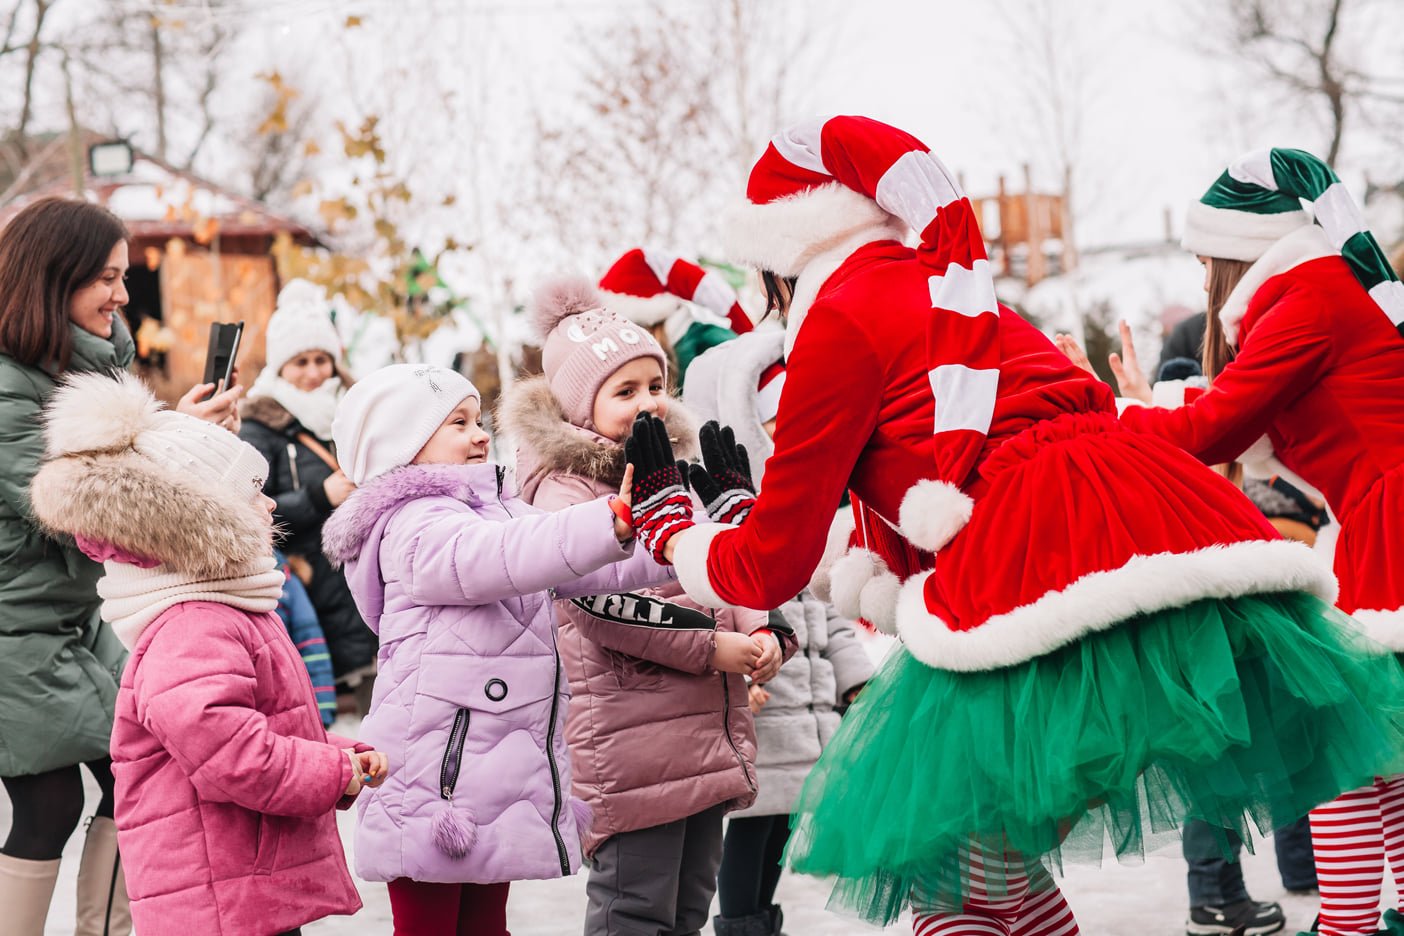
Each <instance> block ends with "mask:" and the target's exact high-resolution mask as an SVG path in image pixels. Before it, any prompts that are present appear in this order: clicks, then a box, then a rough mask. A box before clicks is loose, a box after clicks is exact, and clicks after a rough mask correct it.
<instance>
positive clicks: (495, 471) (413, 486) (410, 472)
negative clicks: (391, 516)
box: [322, 463, 512, 565]
mask: <svg viewBox="0 0 1404 936" xmlns="http://www.w3.org/2000/svg"><path fill="white" fill-rule="evenodd" d="M511 493H512V492H511V491H510V490H508V488H507V472H506V469H504V468H503V467H502V466H501V465H494V464H491V463H488V464H483V465H405V466H404V467H402V468H393V469H391V470H390V471H387V472H385V473H384V474H382V475H379V476H377V477H375V478H372V479H371V480H370V481H367V482H366V483H365V484H363V485H361V486H360V487H358V488H357V489H356V490H354V491H352V492H351V496H350V497H348V498H346V501H345V503H343V504H342V505H341V506H340V507H338V508H337V509H336V510H334V511H332V515H331V516H330V517H328V518H327V522H326V524H325V525H324V526H323V527H322V551H323V552H324V553H325V555H326V557H327V558H328V559H330V560H331V561H332V562H333V563H335V564H336V565H341V564H343V563H345V562H347V561H349V560H351V559H355V558H356V557H357V556H358V555H360V553H361V547H363V546H364V545H365V543H366V540H367V539H368V538H369V537H370V535H371V531H372V529H374V527H375V523H376V521H377V520H379V519H380V517H381V516H383V515H384V514H386V513H388V512H389V511H392V510H395V509H396V508H398V507H399V506H400V505H401V504H404V503H406V502H408V501H412V500H419V499H420V498H422V497H451V498H453V499H454V500H456V501H462V502H463V503H465V504H468V505H469V506H472V507H476V506H479V505H481V504H484V503H487V502H488V501H490V500H496V499H497V498H506V497H508V496H510V495H511Z"/></svg>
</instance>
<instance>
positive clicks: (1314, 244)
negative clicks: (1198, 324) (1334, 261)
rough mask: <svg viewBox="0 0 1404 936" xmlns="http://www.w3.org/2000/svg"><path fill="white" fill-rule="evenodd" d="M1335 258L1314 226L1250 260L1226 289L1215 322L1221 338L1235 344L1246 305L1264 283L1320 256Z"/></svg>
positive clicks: (1311, 225)
mask: <svg viewBox="0 0 1404 936" xmlns="http://www.w3.org/2000/svg"><path fill="white" fill-rule="evenodd" d="M1336 255H1338V251H1337V250H1336V249H1335V248H1334V247H1332V246H1331V240H1330V238H1328V237H1327V236H1326V232H1325V230H1323V229H1322V228H1321V226H1320V225H1317V224H1308V225H1305V226H1303V227H1299V228H1297V229H1296V230H1294V231H1292V232H1291V233H1290V234H1288V235H1287V236H1285V237H1283V238H1282V239H1281V240H1279V241H1278V242H1277V243H1275V244H1273V245H1272V246H1271V247H1269V248H1268V249H1267V252H1266V253H1264V254H1263V255H1262V256H1261V257H1259V258H1258V259H1257V260H1256V261H1254V263H1253V265H1252V266H1250V267H1249V268H1248V269H1247V270H1246V271H1245V272H1244V274H1243V278H1242V279H1240V280H1239V281H1238V283H1237V285H1235V286H1234V287H1233V289H1232V290H1230V292H1229V295H1228V298H1227V299H1225V300H1224V307H1223V308H1222V309H1220V310H1219V321H1220V322H1222V323H1223V326H1224V337H1225V338H1227V339H1228V341H1229V344H1232V345H1237V344H1238V338H1239V334H1238V329H1239V326H1241V325H1242V324H1243V317H1244V316H1245V315H1247V314H1248V305H1249V303H1251V302H1252V300H1253V296H1254V295H1255V294H1256V293H1257V292H1258V290H1259V289H1260V288H1261V287H1262V285H1263V284H1264V283H1266V282H1267V281H1268V280H1270V279H1272V278H1273V277H1274V276H1277V275H1278V274H1281V273H1286V272H1287V271H1288V270H1291V269H1294V268H1296V267H1299V266H1301V265H1302V264H1303V263H1310V262H1311V261H1313V260H1320V259H1321V258H1322V257H1330V256H1336Z"/></svg>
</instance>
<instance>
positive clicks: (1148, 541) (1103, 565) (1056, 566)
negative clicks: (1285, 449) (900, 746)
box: [896, 413, 1336, 671]
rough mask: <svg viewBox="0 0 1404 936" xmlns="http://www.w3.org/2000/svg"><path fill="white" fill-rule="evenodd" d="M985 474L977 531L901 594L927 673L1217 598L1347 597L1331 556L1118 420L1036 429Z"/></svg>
mask: <svg viewBox="0 0 1404 936" xmlns="http://www.w3.org/2000/svg"><path fill="white" fill-rule="evenodd" d="M980 474H981V476H982V477H983V479H984V480H985V481H986V483H987V485H988V487H987V488H986V491H985V493H984V494H983V496H981V497H980V499H979V500H978V501H977V502H976V505H975V509H974V512H973V514H972V515H971V518H970V522H969V524H967V525H966V526H965V527H964V529H962V530H961V531H960V532H959V534H957V535H956V537H955V538H954V539H953V540H951V542H950V543H949V544H948V545H947V546H946V547H945V548H944V549H942V550H941V551H940V552H939V553H938V554H937V556H936V562H935V568H934V569H933V570H932V571H931V572H930V573H927V574H921V575H917V576H913V577H912V578H909V579H908V580H907V581H906V582H905V583H904V585H903V587H902V591H901V594H900V596H899V598H898V600H897V614H896V616H897V627H898V631H899V633H900V634H901V636H902V639H903V641H904V642H905V643H906V645H907V648H908V649H909V650H910V651H911V652H912V654H913V655H914V656H916V657H917V658H918V659H919V660H921V661H922V662H924V663H926V664H928V665H930V666H934V667H938V668H941V669H950V670H959V671H971V670H988V669H997V668H999V667H1003V666H1011V665H1015V664H1018V663H1022V662H1024V661H1027V660H1030V659H1033V658H1035V657H1038V656H1041V655H1043V654H1045V653H1049V652H1051V651H1053V650H1056V649H1058V648H1059V647H1062V646H1065V645H1067V644H1070V643H1073V642H1075V641H1077V640H1079V639H1080V638H1082V637H1083V636H1085V635H1087V634H1090V633H1095V632H1097V631H1101V630H1106V629H1109V628H1112V627H1114V626H1116V624H1117V623H1119V622H1121V621H1124V620H1127V619H1128V618H1132V617H1135V616H1137V615H1140V614H1146V613H1149V612H1154V611H1160V610H1164V609H1167V608H1174V607H1181V606H1184V605H1187V604H1190V603H1191V602H1194V601H1198V600H1200V599H1204V598H1233V597H1238V596H1240V595H1251V594H1262V593H1271V592H1290V591H1305V592H1310V593H1312V594H1314V595H1316V596H1318V597H1321V598H1323V599H1325V600H1326V601H1328V602H1330V601H1334V599H1335V587H1336V586H1335V578H1334V576H1333V575H1332V574H1331V572H1330V570H1329V569H1328V568H1327V567H1326V564H1325V563H1324V562H1323V561H1322V559H1321V558H1320V557H1319V556H1318V555H1317V554H1316V553H1314V552H1313V551H1312V550H1311V549H1310V548H1308V547H1306V546H1303V545H1301V544H1297V543H1291V542H1286V541H1284V540H1282V539H1281V538H1280V537H1279V536H1278V534H1277V532H1276V531H1275V530H1274V529H1273V528H1272V526H1271V525H1270V524H1269V523H1268V522H1267V521H1266V520H1265V519H1264V518H1263V516H1262V514H1261V513H1260V512H1259V511H1258V510H1257V508H1255V507H1254V506H1253V504H1252V503H1251V502H1249V501H1248V499H1247V498H1246V497H1244V496H1243V494H1242V492H1241V491H1239V490H1238V489H1237V488H1236V487H1234V486H1233V485H1232V484H1230V483H1229V482H1228V481H1227V480H1225V479H1224V478H1223V477H1221V476H1219V475H1218V474H1216V473H1214V472H1213V471H1210V470H1208V469H1206V468H1205V467H1204V466H1203V465H1202V464H1200V463H1199V462H1198V461H1197V460H1195V459H1194V458H1193V457H1192V456H1190V455H1188V454H1187V453H1185V452H1184V451H1183V450H1182V449H1180V448H1177V447H1176V446H1174V445H1172V444H1170V443H1169V442H1166V441H1163V440H1161V439H1159V438H1156V437H1154V436H1149V435H1144V434H1141V433H1137V432H1131V431H1128V430H1125V429H1123V428H1122V426H1121V423H1120V422H1119V421H1118V420H1117V419H1116V418H1115V417H1113V416H1111V415H1110V414H1102V413H1096V414H1075V415H1067V416H1061V417H1059V418H1057V419H1053V420H1049V421H1047V422H1041V423H1038V424H1037V425H1035V426H1033V427H1032V428H1030V429H1028V430H1026V431H1024V432H1023V433H1020V434H1019V435H1018V436H1015V437H1014V438H1012V439H1010V440H1009V441H1008V442H1006V443H1004V445H1002V446H1001V447H1000V448H999V449H998V450H996V451H995V453H994V454H993V455H991V456H990V457H989V458H987V459H986V460H985V462H984V463H983V464H982V465H981V467H980Z"/></svg>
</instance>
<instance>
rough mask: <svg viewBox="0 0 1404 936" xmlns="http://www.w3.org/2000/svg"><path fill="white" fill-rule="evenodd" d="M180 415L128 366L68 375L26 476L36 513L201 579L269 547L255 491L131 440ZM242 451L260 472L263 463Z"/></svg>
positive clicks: (63, 530) (56, 530)
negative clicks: (167, 460)
mask: <svg viewBox="0 0 1404 936" xmlns="http://www.w3.org/2000/svg"><path fill="white" fill-rule="evenodd" d="M184 420H194V417H190V416H183V415H181V414H175V413H169V412H164V411H163V410H162V409H161V405H160V404H159V403H158V402H157V401H156V399H155V398H154V397H153V396H152V395H151V392H150V391H149V390H147V389H146V387H145V386H144V385H142V384H141V382H140V381H139V380H137V378H135V377H133V376H131V375H130V374H120V375H118V376H117V378H116V379H112V378H109V377H106V376H100V375H84V376H82V377H76V378H70V379H69V380H68V381H66V382H65V383H64V385H63V386H61V387H60V388H59V390H58V391H56V392H55V394H54V397H53V399H52V400H51V402H50V404H49V408H48V410H47V411H46V413H45V440H46V445H47V449H48V452H49V456H50V461H48V462H47V463H46V464H44V465H43V466H42V467H41V468H40V469H39V472H38V473H37V474H36V475H35V476H34V481H33V482H32V483H31V485H30V491H29V495H30V502H31V504H32V506H33V510H34V516H35V518H36V519H37V520H38V521H39V522H40V523H41V524H42V525H43V526H44V527H45V528H46V529H47V530H48V531H49V532H51V533H53V534H65V535H67V536H75V537H77V536H81V537H83V538H85V539H88V540H92V541H95V542H98V543H103V544H107V545H110V546H114V547H117V548H118V549H120V550H122V551H124V552H127V553H130V554H132V555H134V556H139V557H142V558H145V559H152V560H155V561H157V562H160V563H161V564H163V565H165V566H166V567H168V568H169V569H171V570H174V571H176V572H181V573H188V574H190V575H194V576H197V577H202V578H211V577H213V578H218V577H219V576H220V575H222V574H225V573H227V572H228V571H229V569H230V568H232V567H235V566H242V565H244V564H246V563H251V562H254V561H256V560H258V559H261V558H263V557H265V556H271V555H272V553H273V538H272V537H273V529H272V524H271V523H270V521H269V518H268V513H267V511H266V510H265V509H264V507H263V505H262V503H261V502H260V501H259V500H258V499H257V498H255V496H254V495H255V493H256V491H255V490H250V489H249V487H247V486H244V485H243V484H237V485H236V484H232V483H230V484H213V483H204V482H203V481H202V480H201V478H200V477H199V476H198V475H197V474H196V473H195V472H193V471H190V472H185V471H175V470H172V469H171V468H170V467H168V466H167V465H163V464H161V463H160V462H158V461H157V460H155V459H153V458H151V457H148V456H147V455H144V454H143V453H142V452H141V451H140V450H139V449H138V445H139V444H142V443H141V440H140V439H139V438H138V437H144V436H145V434H146V433H148V432H153V431H162V430H164V429H165V428H167V427H168V426H169V425H171V424H173V423H174V424H175V425H177V426H178V425H179V424H180V423H182V422H183V421H184ZM219 431H220V432H224V431H225V430H219ZM230 439H231V440H233V442H235V443H237V445H238V446H245V445H246V444H245V443H243V442H238V440H237V438H236V437H234V436H232V435H230ZM220 441H221V442H223V441H224V440H223V439H221V440H220ZM249 452H250V453H252V455H251V456H250V458H249V461H250V463H252V461H254V460H256V461H257V462H259V463H260V464H262V468H263V471H264V473H265V475H266V472H267V464H266V463H264V462H263V460H262V458H261V457H257V452H256V451H254V450H253V449H252V448H250V449H249ZM239 480H241V481H242V480H243V479H242V478H241V479H239ZM248 480H249V481H256V482H257V483H258V484H259V485H260V486H261V485H262V483H263V479H262V478H256V479H255V478H250V479H248Z"/></svg>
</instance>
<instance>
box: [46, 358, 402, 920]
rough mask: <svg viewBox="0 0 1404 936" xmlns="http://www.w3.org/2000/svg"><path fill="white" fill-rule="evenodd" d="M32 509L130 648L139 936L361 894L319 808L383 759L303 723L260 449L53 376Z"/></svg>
mask: <svg viewBox="0 0 1404 936" xmlns="http://www.w3.org/2000/svg"><path fill="white" fill-rule="evenodd" d="M46 443H47V448H48V455H49V458H50V460H49V462H48V463H47V464H46V465H45V466H44V467H43V468H42V469H41V470H40V471H39V473H38V474H37V475H36V476H35V478H34V483H33V486H32V488H31V496H32V503H33V505H34V512H35V516H37V517H38V518H39V519H40V520H41V521H42V522H43V523H44V524H45V525H46V526H47V527H49V528H50V529H51V530H53V531H55V532H62V533H67V534H69V535H71V536H73V537H74V539H75V540H76V541H77V543H78V546H79V548H81V549H82V550H83V552H84V553H86V554H87V555H88V556H90V557H91V558H93V559H95V560H98V561H100V562H102V563H103V564H104V572H105V575H104V577H103V579H102V580H101V581H100V582H99V583H98V594H99V595H100V596H101V597H102V599H103V605H102V615H103V618H104V619H106V620H107V621H109V622H111V624H112V628H113V630H114V631H115V632H116V634H117V636H118V637H119V638H120V639H121V640H122V642H123V643H124V644H125V645H126V646H127V647H128V648H129V649H130V650H131V656H130V658H129V659H128V661H127V667H126V670H125V671H124V672H123V674H122V683H121V687H120V689H119V690H118V693H117V710H116V716H115V718H114V721H113V727H112V772H113V775H114V777H115V778H116V797H117V801H116V821H117V844H118V847H119V848H120V850H121V856H122V865H123V867H124V868H125V871H126V883H127V891H128V894H129V895H130V897H131V914H132V922H133V924H134V925H135V927H136V931H137V932H138V933H140V934H142V936H188V934H192V933H201V934H205V933H209V934H214V936H270V934H285V933H289V932H296V931H297V930H298V928H299V927H301V926H302V925H303V924H304V923H310V922H312V921H313V920H318V919H321V918H322V917H325V916H328V915H330V914H346V913H355V912H356V911H357V910H359V909H360V907H361V901H360V898H359V897H358V896H357V893H356V887H355V885H354V884H353V883H352V881H351V875H350V873H349V872H348V871H347V869H346V858H345V855H344V854H343V853H342V850H341V839H340V837H339V836H338V834H337V829H336V819H335V814H334V812H333V811H334V810H335V809H336V808H337V807H338V806H345V805H349V804H350V801H351V799H352V798H354V797H355V796H356V794H357V793H358V792H359V791H360V790H361V786H362V782H363V781H364V782H366V783H370V784H372V785H374V784H378V783H380V782H382V781H383V780H384V779H385V776H386V770H387V767H388V762H387V760H386V759H385V757H383V756H382V755H379V754H376V753H373V752H371V750H370V748H369V747H368V746H366V745H358V744H355V743H353V742H351V741H349V740H346V739H344V738H338V737H335V736H333V735H329V734H327V732H326V729H324V728H323V727H322V720H321V717H320V716H319V715H318V712H317V703H316V700H315V699H314V698H313V694H312V684H311V682H310V680H309V679H308V676H307V669H306V667H305V666H304V665H303V663H302V658H301V657H300V656H299V655H298V652H297V650H296V648H294V647H293V645H292V642H291V641H290V640H289V639H288V634H287V631H286V630H284V628H283V624H282V622H281V621H280V620H279V619H278V616H277V615H276V614H275V613H274V609H275V607H276V606H277V603H278V597H279V595H280V594H281V593H282V589H283V573H282V572H281V571H279V570H278V568H277V565H276V564H275V562H274V559H273V539H272V533H273V519H272V510H273V506H274V505H273V501H272V499H271V498H268V497H264V496H263V493H262V489H263V482H264V478H265V476H266V474H267V472H268V463H267V462H266V461H264V459H263V456H262V455H260V454H259V453H258V451H257V450H256V449H254V448H253V447H252V446H250V445H248V444H247V443H245V442H241V441H240V440H239V438H238V437H237V436H235V435H233V434H232V433H230V432H228V431H227V430H225V429H222V428H220V427H218V426H215V425H212V424H210V423H207V422H203V421H202V420H199V419H196V418H194V417H193V416H187V415H185V414H183V413H175V412H168V411H165V410H162V409H161V408H160V404H159V403H157V401H156V400H155V398H154V397H152V395H151V393H150V391H148V390H147V389H146V388H145V387H144V386H142V384H141V383H140V382H139V381H138V380H137V379H136V378H135V377H132V376H130V375H127V374H122V375H120V376H118V377H117V378H116V379H113V378H110V377H107V376H104V375H96V374H90V375H84V376H81V377H75V378H73V379H71V380H70V381H69V382H68V383H67V384H65V385H64V386H62V387H60V388H59V390H58V391H57V392H56V393H55V394H54V397H53V399H52V401H51V402H50V407H49V409H48V412H47V427H46Z"/></svg>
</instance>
